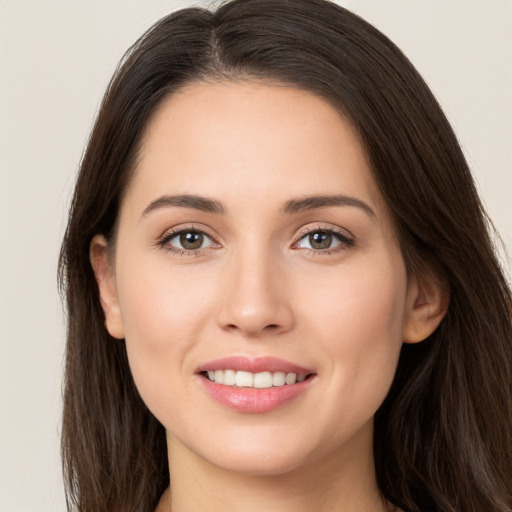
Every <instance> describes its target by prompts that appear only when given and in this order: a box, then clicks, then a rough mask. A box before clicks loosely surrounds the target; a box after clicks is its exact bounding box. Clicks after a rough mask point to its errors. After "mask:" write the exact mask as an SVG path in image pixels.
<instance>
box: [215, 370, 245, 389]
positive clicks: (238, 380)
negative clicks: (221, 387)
mask: <svg viewBox="0 0 512 512" xmlns="http://www.w3.org/2000/svg"><path fill="white" fill-rule="evenodd" d="M215 382H217V381H215ZM253 383H254V375H253V374H252V373H250V372H236V377H235V385H236V386H238V387H239V388H252V387H253Z"/></svg>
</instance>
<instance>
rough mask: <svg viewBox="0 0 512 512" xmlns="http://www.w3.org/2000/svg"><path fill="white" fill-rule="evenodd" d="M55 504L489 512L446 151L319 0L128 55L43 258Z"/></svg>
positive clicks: (463, 180) (507, 342) (502, 326)
mask: <svg viewBox="0 0 512 512" xmlns="http://www.w3.org/2000/svg"><path fill="white" fill-rule="evenodd" d="M60 269H61V282H62V285H63V287H64V290H65V293H66V294H67V304H68V315H69V324H68V351H67V366H66V383H65V409H64V422H63V456H64V468H65V472H66V476H67V484H68V500H69V503H70V505H72V504H76V505H77V508H78V510H80V511H93V510H94V511H96V512H97V511H121V510H122V511H128V510H137V511H139V510H144V511H146V510H147V511H153V510H155V509H157V510H158V511H164V510H172V511H173V512H181V511H188V512H190V511H194V510H199V509H201V510H204V509H207V510H218V509H221V508H222V509H223V510H224V509H228V510H244V511H250V510H255V509H256V507H258V509H260V508H262V507H263V508H266V509H268V510H279V511H287V510H291V509H292V508H293V510H295V511H297V510H299V511H300V510H318V511H323V510H344V511H355V510H357V511H360V510H379V511H384V510H404V511H482V510H486V511H500V512H504V511H510V510H512V485H511V480H512V478H511V475H512V442H511V435H512V434H511V432H512V429H511V426H512V403H511V401H512V398H511V395H512V390H511V383H512V365H511V363H512V361H511V353H512V350H511V349H512V333H511V311H512V298H511V294H510V290H509V288H508V286H507V282H506V280H505V277H504V276H503V273H502V271H501V270H500V268H499V265H498V263H497V260H496V257H495V254H494V252H493V247H492V241H491V239H490V237H489V234H488V231H487V221H486V217H485V214H484V212H483V209H482V206H481V203H480V201H479V198H478V196H477V194H476V191H475V187H474V184H473V181H472V178H471V175H470V172H469V170H468V166H467V164H466V162H465V160H464V157H463V155H462V152H461V150H460V148H459V146H458V144H457V141H456V138H455V136H454V134H453V131H452V129H451V127H450V126H449V124H448V122H447V121H446V118H445V117H444V115H443V113H442V112H441V110H440V108H439V106H438V105H437V103H436V101H435V100H434V98H433V96H432V94H431V93H430V91H429V90H428V88H427V87H426V85H425V84H424V82H423V81H422V79H421V78H420V77H419V75H418V73H417V72H416V71H415V70H414V68H413V67H412V65H411V64H410V63H409V62H408V61H407V59H406V58H405V57H404V56H403V55H402V54H401V53H400V51H399V50H398V49H397V48H396V47H395V46H394V45H393V44H392V43H391V42H390V41H389V40H387V39H386V38H385V37H384V36H383V35H382V34H380V33H379V32H378V31H377V30H375V29H374V28H373V27H371V26H370V25H368V24H367V23H365V22H364V21H363V20H361V19H360V18H358V17H356V16H355V15H353V14H351V13H349V12H348V11H346V10H344V9H342V8H341V7H338V6H336V5H334V4H331V3H328V2H325V1H324V0H293V1H292V0H234V1H231V2H227V3H225V4H224V5H222V6H221V7H220V8H218V9H217V10H216V11H215V12H210V11H206V10H201V9H186V10H182V11H178V12H177V13H174V14H171V15H170V16H168V17H166V18H164V19H163V20H161V21H160V22H159V23H157V24H156V25H155V26H154V27H153V28H152V29H150V30H149V31H148V32H147V33H146V34H145V35H144V36H143V37H142V38H141V39H140V40H139V41H138V42H137V43H136V44H135V45H134V46H133V47H132V48H131V49H130V51H129V52H128V54H127V56H126V58H125V60H124V62H123V63H122V65H121V66H120V68H119V69H118V71H117V72H116V75H115V76H114V78H113V80H112V82H111V85H110V86H109V89H108V91H107V94H106V96H105V99H104V102H103V104H102V107H101V110H100V113H99V115H98V119H97V121H96V124H95V127H94V129H93V132H92V135H91V138H90V141H89V144H88V147H87V151H86V153H85V155H84V158H83V162H82V166H81V171H80V175H79V177H78V181H77V184H76V189H75V195H74V200H73V204H72V206H71V212H70V219H69V224H68V229H67V232H66V236H65V239H64V242H63V246H62V252H61V260H60Z"/></svg>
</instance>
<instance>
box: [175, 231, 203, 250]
mask: <svg viewBox="0 0 512 512" xmlns="http://www.w3.org/2000/svg"><path fill="white" fill-rule="evenodd" d="M203 241H204V236H203V234H202V233H198V232H196V231H187V232H186V233H182V234H181V235H180V244H181V246H182V247H183V248H184V249H187V250H193V249H199V248H200V247H201V246H202V245H203Z"/></svg>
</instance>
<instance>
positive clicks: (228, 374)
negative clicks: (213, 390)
mask: <svg viewBox="0 0 512 512" xmlns="http://www.w3.org/2000/svg"><path fill="white" fill-rule="evenodd" d="M215 382H217V380H215ZM222 383H223V384H226V386H234V385H235V384H236V372H235V370H224V380H223V381H222Z"/></svg>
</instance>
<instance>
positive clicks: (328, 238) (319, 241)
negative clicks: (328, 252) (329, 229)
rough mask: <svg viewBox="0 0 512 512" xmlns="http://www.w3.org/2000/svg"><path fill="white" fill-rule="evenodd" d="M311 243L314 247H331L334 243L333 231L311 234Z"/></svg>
mask: <svg viewBox="0 0 512 512" xmlns="http://www.w3.org/2000/svg"><path fill="white" fill-rule="evenodd" d="M308 238H309V245H310V246H311V248H312V249H329V248H330V247H331V244H332V238H333V237H332V235H331V233H326V232H322V231H320V232H316V233H311V234H310V235H309V237H308Z"/></svg>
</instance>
